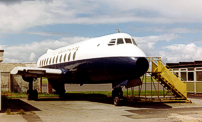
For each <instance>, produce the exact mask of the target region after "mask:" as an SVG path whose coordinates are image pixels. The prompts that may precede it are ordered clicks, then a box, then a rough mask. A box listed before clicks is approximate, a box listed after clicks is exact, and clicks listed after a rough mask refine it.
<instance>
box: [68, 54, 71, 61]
mask: <svg viewBox="0 0 202 122" xmlns="http://www.w3.org/2000/svg"><path fill="white" fill-rule="evenodd" d="M70 57H71V52H70V53H69V56H68V61H69V60H70Z"/></svg>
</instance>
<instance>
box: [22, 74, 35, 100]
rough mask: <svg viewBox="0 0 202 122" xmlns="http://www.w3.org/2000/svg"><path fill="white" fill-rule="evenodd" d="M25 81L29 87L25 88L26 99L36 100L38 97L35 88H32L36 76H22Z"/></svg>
mask: <svg viewBox="0 0 202 122" xmlns="http://www.w3.org/2000/svg"><path fill="white" fill-rule="evenodd" d="M23 79H24V80H25V81H27V82H29V89H28V90H27V99H28V100H37V99H38V92H37V90H33V81H35V80H36V78H32V77H27V78H23Z"/></svg>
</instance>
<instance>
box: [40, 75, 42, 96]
mask: <svg viewBox="0 0 202 122" xmlns="http://www.w3.org/2000/svg"><path fill="white" fill-rule="evenodd" d="M40 93H42V77H41V78H40Z"/></svg>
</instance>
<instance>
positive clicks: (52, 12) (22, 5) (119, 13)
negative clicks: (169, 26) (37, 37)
mask: <svg viewBox="0 0 202 122" xmlns="http://www.w3.org/2000/svg"><path fill="white" fill-rule="evenodd" d="M7 3H8V4H9V5H7ZM10 3H12V4H10ZM13 3H14V4H13ZM201 4H202V1H201V0H195V1H190V0H175V1H174V0H163V1H162V0H153V1H152V2H151V1H147V0H141V1H140V0H126V1H123V0H110V1H109V0H97V1H90V0H89V1H83V0H75V1H70V0H52V1H50V2H47V0H36V1H33V0H28V1H23V0H17V2H16V1H15V2H14V1H13V0H12V1H11V2H6V1H5V0H4V1H3V2H0V11H1V12H0V32H18V31H21V30H24V29H27V28H30V27H34V26H43V25H49V24H100V23H103V24H109V23H112V24H114V23H125V22H134V21H139V22H147V23H191V22H198V23H201V21H202V16H201V11H202V7H201Z"/></svg>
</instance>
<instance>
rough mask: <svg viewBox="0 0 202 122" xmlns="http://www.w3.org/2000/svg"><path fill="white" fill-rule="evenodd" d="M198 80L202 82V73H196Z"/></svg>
mask: <svg viewBox="0 0 202 122" xmlns="http://www.w3.org/2000/svg"><path fill="white" fill-rule="evenodd" d="M196 80H197V81H202V71H196Z"/></svg>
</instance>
